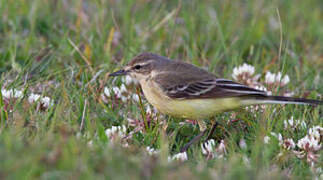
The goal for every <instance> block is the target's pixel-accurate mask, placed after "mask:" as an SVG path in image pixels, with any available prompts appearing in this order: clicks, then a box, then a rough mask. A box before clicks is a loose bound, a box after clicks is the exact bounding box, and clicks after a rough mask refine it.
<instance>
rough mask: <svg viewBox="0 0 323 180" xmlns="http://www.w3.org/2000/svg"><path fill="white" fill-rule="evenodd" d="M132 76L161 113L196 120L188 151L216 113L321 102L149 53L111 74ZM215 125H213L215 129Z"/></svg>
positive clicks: (201, 135) (187, 146)
mask: <svg viewBox="0 0 323 180" xmlns="http://www.w3.org/2000/svg"><path fill="white" fill-rule="evenodd" d="M124 75H129V76H130V77H132V78H133V79H135V80H136V81H137V82H139V84H140V86H141V89H142V91H143V94H144V96H145V97H146V99H147V101H148V102H149V103H150V104H151V105H153V106H154V107H155V108H156V109H157V110H158V111H159V112H161V113H163V114H167V115H170V116H174V117H180V118H188V119H195V120H197V122H198V126H199V129H200V133H199V134H198V135H197V136H196V137H194V138H193V139H192V140H191V141H190V142H189V143H187V144H186V145H185V146H184V147H182V148H181V152H184V151H186V150H187V149H188V148H189V147H190V146H191V145H192V144H193V143H195V142H196V141H199V140H200V139H201V137H203V135H204V134H205V132H206V131H207V126H206V123H205V121H204V120H205V119H210V118H212V117H214V116H215V115H216V114H217V113H220V112H225V111H230V110H234V109H236V108H239V107H242V106H249V105H257V104H303V105H314V106H316V105H322V104H323V101H321V100H315V99H305V98H294V97H285V96H272V95H268V94H267V93H266V92H265V91H262V90H258V89H255V88H252V87H248V86H246V85H244V84H240V83H238V82H234V81H231V80H229V79H224V78H218V77H216V76H215V75H214V74H212V73H210V72H208V71H207V70H205V69H202V68H200V67H197V66H195V65H193V64H189V63H186V62H184V61H177V60H171V59H169V58H167V57H164V56H160V55H157V54H154V53H150V52H144V53H141V54H139V55H137V56H135V57H134V58H133V59H132V60H131V61H130V62H129V63H128V64H127V65H125V66H124V67H123V68H122V69H120V70H118V71H116V72H113V73H111V74H109V77H115V76H124ZM213 128H215V126H213V127H212V131H213Z"/></svg>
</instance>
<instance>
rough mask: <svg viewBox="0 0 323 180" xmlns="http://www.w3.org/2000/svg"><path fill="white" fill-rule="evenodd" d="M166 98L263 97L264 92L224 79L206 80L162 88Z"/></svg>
mask: <svg viewBox="0 0 323 180" xmlns="http://www.w3.org/2000/svg"><path fill="white" fill-rule="evenodd" d="M163 89H164V91H165V93H166V94H167V96H169V97H171V98H176V99H198V98H217V97H237V96H245V95H256V96H257V95H260V96H265V95H266V92H265V91H261V90H257V89H254V88H251V87H248V86H246V85H243V84H239V83H236V82H233V81H230V80H226V79H215V78H213V79H206V80H202V81H197V82H191V83H189V84H178V85H174V86H171V87H163Z"/></svg>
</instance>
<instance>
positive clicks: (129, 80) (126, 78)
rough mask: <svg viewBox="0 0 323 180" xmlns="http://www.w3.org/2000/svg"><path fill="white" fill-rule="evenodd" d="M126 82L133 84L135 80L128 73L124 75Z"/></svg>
mask: <svg viewBox="0 0 323 180" xmlns="http://www.w3.org/2000/svg"><path fill="white" fill-rule="evenodd" d="M124 82H125V83H126V85H129V84H132V83H133V82H134V80H133V78H132V77H131V76H129V75H126V76H125V77H124Z"/></svg>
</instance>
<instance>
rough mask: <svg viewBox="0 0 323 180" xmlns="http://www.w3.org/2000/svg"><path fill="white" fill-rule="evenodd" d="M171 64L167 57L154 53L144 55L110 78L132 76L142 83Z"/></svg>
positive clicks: (140, 55) (112, 74) (135, 58)
mask: <svg viewBox="0 0 323 180" xmlns="http://www.w3.org/2000/svg"><path fill="white" fill-rule="evenodd" d="M169 62H171V60H169V59H167V58H166V57H163V56H159V55H156V54H153V53H142V54H139V55H138V56H136V57H134V58H133V59H132V60H131V61H130V62H129V63H128V64H127V65H126V66H124V67H123V68H122V69H121V70H119V71H116V72H113V73H111V74H110V75H109V76H122V75H130V76H131V77H132V78H134V79H136V80H137V81H139V82H140V81H141V80H144V79H146V78H147V77H150V76H151V75H152V73H154V71H156V70H158V69H159V68H160V67H164V66H163V65H165V64H167V63H169Z"/></svg>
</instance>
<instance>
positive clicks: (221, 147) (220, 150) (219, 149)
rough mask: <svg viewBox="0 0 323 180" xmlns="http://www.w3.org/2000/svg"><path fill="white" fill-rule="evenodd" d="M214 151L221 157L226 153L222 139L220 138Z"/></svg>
mask: <svg viewBox="0 0 323 180" xmlns="http://www.w3.org/2000/svg"><path fill="white" fill-rule="evenodd" d="M216 152H217V154H218V157H219V158H222V157H223V156H224V155H225V154H226V153H227V151H226V146H225V143H224V140H223V139H222V140H221V142H220V144H219V146H218V147H217V148H216Z"/></svg>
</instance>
